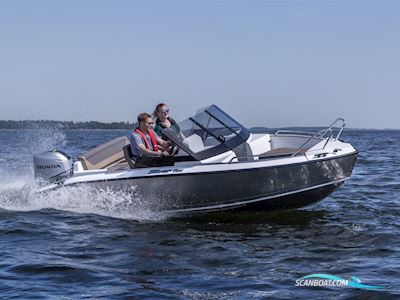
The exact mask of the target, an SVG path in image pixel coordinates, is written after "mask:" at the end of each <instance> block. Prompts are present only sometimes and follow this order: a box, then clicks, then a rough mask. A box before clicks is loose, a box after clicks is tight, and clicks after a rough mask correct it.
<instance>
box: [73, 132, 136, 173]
mask: <svg viewBox="0 0 400 300" xmlns="http://www.w3.org/2000/svg"><path fill="white" fill-rule="evenodd" d="M126 145H129V140H128V138H127V137H125V136H121V137H117V138H115V139H113V140H111V141H109V142H107V143H105V144H102V145H99V146H97V147H95V148H93V149H90V150H89V151H88V152H86V153H84V154H83V155H81V156H78V160H79V161H80V162H81V163H82V166H83V168H84V169H85V170H95V169H104V168H106V167H108V166H110V165H112V164H115V163H118V162H121V161H123V160H124V159H125V157H124V150H123V148H124V146H126Z"/></svg>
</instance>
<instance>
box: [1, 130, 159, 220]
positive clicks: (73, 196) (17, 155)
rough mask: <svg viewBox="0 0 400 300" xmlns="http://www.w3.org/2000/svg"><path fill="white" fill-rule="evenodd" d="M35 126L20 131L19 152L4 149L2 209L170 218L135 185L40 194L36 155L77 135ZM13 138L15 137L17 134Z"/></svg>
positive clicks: (73, 188) (138, 217)
mask: <svg viewBox="0 0 400 300" xmlns="http://www.w3.org/2000/svg"><path fill="white" fill-rule="evenodd" d="M33 129H34V130H26V131H22V132H20V133H19V135H18V136H16V135H15V137H16V138H15V141H14V140H13V141H10V142H12V143H13V144H14V146H15V149H18V151H14V152H10V151H4V152H2V155H1V156H2V157H1V160H0V182H1V185H0V209H2V210H7V211H37V210H42V209H56V210H61V211H69V212H74V213H88V214H97V215H102V216H109V217H113V218H123V219H131V220H136V221H162V220H164V219H166V216H165V215H164V214H162V213H159V212H156V211H155V210H154V209H153V208H154V207H155V204H156V202H155V201H153V200H152V199H141V198H140V197H137V196H136V197H135V196H134V188H131V190H130V191H127V190H120V191H111V190H101V189H98V188H97V189H96V188H94V187H92V186H85V185H79V186H74V187H61V188H59V189H57V190H56V191H51V192H47V193H37V190H38V189H39V188H40V186H39V185H38V184H37V182H36V181H35V180H34V174H33V169H32V154H35V153H38V152H42V151H46V150H50V149H55V148H58V147H61V148H63V146H65V145H66V144H68V143H69V144H73V143H74V141H73V137H72V138H71V137H70V138H71V139H72V140H68V139H67V135H66V133H65V132H64V131H63V130H62V128H60V127H57V126H56V127H35V128H33ZM10 137H11V138H13V137H14V135H10ZM0 150H1V148H0ZM78 150H79V149H78ZM78 150H77V151H78ZM78 152H79V151H78ZM153 204H154V205H153Z"/></svg>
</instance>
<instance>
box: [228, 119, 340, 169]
mask: <svg viewBox="0 0 400 300" xmlns="http://www.w3.org/2000/svg"><path fill="white" fill-rule="evenodd" d="M339 121H341V122H342V126H341V127H340V129H339V132H338V134H337V135H336V137H335V138H334V139H335V140H337V139H339V137H340V135H341V134H342V132H343V129H344V127H345V126H346V122H345V120H344V119H343V118H337V119H336V120H335V121H334V122H333V123H332V124H331V125H330V126H329V127H328V128H324V129H321V130H319V131H317V132H309V131H296V130H278V131H276V132H275V133H274V135H278V134H302V135H311V136H310V138H308V139H307V141H306V142H305V143H303V144H302V145H301V146H300V147H299V148H297V149H296V151H295V152H294V153H292V154H291V153H287V154H283V155H289V154H291V155H290V157H294V156H296V155H297V154H298V153H299V152H300V151H301V149H302V148H303V147H304V146H305V145H307V144H308V143H309V142H310V141H311V140H313V139H315V138H318V139H324V138H325V136H326V135H327V133H330V135H329V137H328V138H327V140H326V142H325V144H324V146H323V147H322V149H325V147H326V145H327V144H328V142H329V141H330V140H331V139H332V138H333V135H334V132H333V128H334V126H335V124H336V123H337V122H339ZM281 155H282V154H281ZM250 157H260V155H248V156H234V157H232V158H231V160H230V161H229V163H232V162H233V160H234V159H238V160H239V159H241V158H250Z"/></svg>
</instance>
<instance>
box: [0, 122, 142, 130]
mask: <svg viewBox="0 0 400 300" xmlns="http://www.w3.org/2000/svg"><path fill="white" fill-rule="evenodd" d="M135 127H136V123H130V122H111V123H104V122H97V121H89V122H73V121H53V120H35V121H32V120H23V121H14V120H0V129H39V128H62V129H132V128H135Z"/></svg>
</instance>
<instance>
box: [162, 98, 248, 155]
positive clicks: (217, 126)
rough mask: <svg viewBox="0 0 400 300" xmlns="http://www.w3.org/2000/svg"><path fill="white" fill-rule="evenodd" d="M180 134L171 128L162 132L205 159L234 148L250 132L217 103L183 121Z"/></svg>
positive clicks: (187, 150) (241, 142)
mask: <svg viewBox="0 0 400 300" xmlns="http://www.w3.org/2000/svg"><path fill="white" fill-rule="evenodd" d="M179 126H180V128H181V133H180V134H176V133H175V132H174V131H173V130H171V129H170V128H165V129H163V133H164V134H165V135H166V136H167V137H168V138H170V139H171V140H172V141H173V142H174V143H175V144H176V145H178V146H179V147H180V148H181V149H182V150H183V151H185V152H186V153H187V154H189V155H190V156H192V157H193V158H195V159H196V160H203V159H206V158H209V157H213V156H216V155H218V154H222V153H225V152H227V151H229V150H233V149H234V148H236V147H238V146H239V145H241V144H243V143H245V142H246V141H247V140H248V138H249V136H250V132H249V131H248V130H247V129H246V128H245V127H244V126H243V125H241V124H240V123H239V122H237V121H236V120H234V119H233V118H232V117H230V116H229V115H228V114H227V113H225V112H224V111H223V110H222V109H220V108H219V107H218V106H216V105H211V106H207V107H205V108H202V109H200V110H198V111H197V113H196V114H195V115H194V116H192V117H190V118H188V119H186V120H184V121H182V122H180V123H179Z"/></svg>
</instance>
